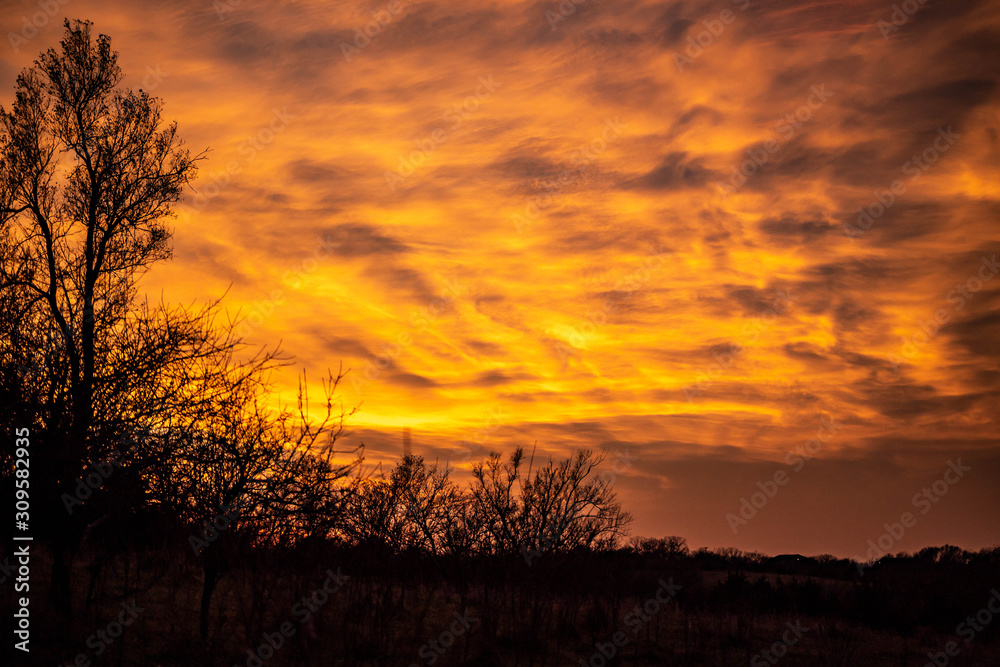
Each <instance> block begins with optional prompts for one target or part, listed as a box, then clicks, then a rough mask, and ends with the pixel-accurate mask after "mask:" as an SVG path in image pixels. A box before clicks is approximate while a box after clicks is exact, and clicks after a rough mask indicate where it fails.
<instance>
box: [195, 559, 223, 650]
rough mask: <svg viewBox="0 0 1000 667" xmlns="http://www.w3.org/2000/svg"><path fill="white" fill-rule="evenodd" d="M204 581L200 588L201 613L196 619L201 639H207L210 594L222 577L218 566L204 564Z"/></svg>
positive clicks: (210, 602) (210, 603)
mask: <svg viewBox="0 0 1000 667" xmlns="http://www.w3.org/2000/svg"><path fill="white" fill-rule="evenodd" d="M204 571H205V581H204V583H203V584H202V588H201V615H200V617H199V619H198V633H199V636H200V637H201V638H202V640H206V639H208V618H209V611H210V609H211V606H212V594H213V593H214V592H215V586H216V584H218V583H219V579H221V578H222V573H221V572H220V571H219V569H218V568H215V567H209V566H206V567H205V569H204Z"/></svg>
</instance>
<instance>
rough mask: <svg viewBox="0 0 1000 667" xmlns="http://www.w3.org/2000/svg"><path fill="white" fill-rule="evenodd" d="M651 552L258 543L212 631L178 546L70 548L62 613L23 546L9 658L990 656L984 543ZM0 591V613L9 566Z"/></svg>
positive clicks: (303, 661) (890, 661)
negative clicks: (23, 589) (24, 635)
mask: <svg viewBox="0 0 1000 667" xmlns="http://www.w3.org/2000/svg"><path fill="white" fill-rule="evenodd" d="M646 547H647V548H643V547H641V546H639V545H636V546H634V547H633V548H630V549H627V550H620V551H617V552H611V553H578V554H555V553H543V554H530V555H529V558H521V559H517V560H513V559H504V560H488V559H482V560H478V561H470V560H463V561H458V560H450V559H447V558H438V559H436V558H434V557H431V556H428V555H416V554H414V555H412V556H410V555H406V554H404V555H395V556H392V555H388V554H384V553H380V552H379V551H377V550H366V549H363V548H359V547H353V548H350V549H346V548H341V547H337V546H335V545H330V544H314V545H310V546H307V547H303V548H299V549H297V550H296V551H294V552H288V553H266V554H258V555H256V556H254V557H252V558H248V559H247V560H246V564H245V565H244V566H243V567H241V568H240V569H238V570H235V571H233V572H231V573H230V574H229V575H228V576H226V577H225V578H224V579H223V580H222V582H221V583H220V584H219V588H218V589H217V591H216V593H215V596H214V601H213V603H212V608H211V614H210V618H211V623H210V627H209V633H208V638H207V640H202V639H200V637H199V627H198V616H199V608H200V596H201V592H202V586H201V576H202V574H201V569H200V568H199V567H198V566H197V564H196V562H195V560H194V559H193V558H192V557H190V556H188V555H186V554H185V553H183V552H182V551H176V552H166V551H164V552H156V553H151V554H150V553H144V554H135V553H131V554H119V555H116V556H108V555H106V554H103V555H102V553H101V552H95V553H90V554H86V555H84V556H82V557H79V558H78V559H77V561H76V562H75V564H74V570H73V574H74V576H73V581H74V582H76V584H77V588H76V589H75V590H74V597H75V600H74V614H73V618H72V620H66V619H65V618H64V617H62V616H61V615H59V614H58V613H56V612H53V611H51V610H50V609H49V608H48V606H47V605H46V604H45V596H46V593H47V578H48V575H49V572H50V564H51V560H50V558H49V557H48V556H47V555H46V554H45V553H44V552H33V557H32V588H31V596H32V606H31V608H32V617H31V627H32V636H31V644H30V647H31V653H30V656H28V659H27V660H25V659H24V658H25V657H26V656H24V655H23V654H20V653H19V652H16V651H13V650H12V644H13V641H12V640H11V639H10V637H11V633H10V632H9V631H8V632H5V633H4V634H5V640H4V643H5V646H4V649H3V652H4V655H5V656H8V658H7V659H6V660H5V661H4V664H37V665H43V664H44V665H70V664H74V665H88V664H93V665H149V666H157V665H159V666H163V667H166V666H173V665H178V666H180V665H241V666H242V665H246V666H248V667H254V666H256V667H261V666H262V665H269V666H270V665H274V666H278V665H373V666H374V665H386V666H388V665H392V666H394V667H400V666H401V667H410V666H413V665H416V666H423V665H483V666H489V665H524V666H529V665H539V666H541V665H593V666H594V667H599V666H602V665H637V666H638V665H751V666H752V667H758V666H763V665H777V664H781V665H926V664H931V665H937V666H942V665H946V664H955V665H966V666H971V665H984V666H985V665H998V664H1000V642H998V641H997V635H998V631H997V626H1000V619H997V620H994V617H997V616H1000V614H998V613H995V612H994V611H993V610H997V611H1000V593H998V592H997V590H998V588H1000V565H998V556H1000V550H997V549H993V550H986V551H981V552H979V553H976V554H973V553H968V552H963V551H961V550H958V549H954V548H944V549H928V550H924V551H923V552H921V553H920V554H918V555H915V556H912V557H906V558H895V559H892V558H890V559H884V560H883V561H881V562H879V563H878V564H876V565H875V566H873V567H872V568H870V569H866V570H864V571H863V574H862V573H861V572H859V569H858V568H857V566H856V565H855V564H854V563H852V562H851V561H847V560H839V561H838V560H835V559H832V558H830V557H825V558H820V559H807V558H795V557H781V558H772V559H768V558H763V557H761V556H760V555H759V554H741V553H739V552H736V551H735V550H723V551H722V552H721V553H717V552H709V551H705V550H701V551H698V552H695V553H693V554H688V553H684V552H681V553H664V552H657V550H656V549H655V548H654V549H650V548H648V547H649V545H646ZM6 556H9V550H8V552H7V553H6V554H5V557H6ZM0 560H2V559H0ZM528 560H530V561H531V563H530V565H529V563H528V562H527V561H528ZM0 590H2V596H3V605H4V609H13V608H14V602H15V601H14V592H13V589H12V580H11V578H8V579H7V580H6V581H5V582H4V583H3V585H2V588H0ZM990 607H992V610H991V608H990ZM4 616H5V624H6V623H9V619H10V614H9V613H5V614H4ZM949 651H950V653H951V654H952V655H948V652H949Z"/></svg>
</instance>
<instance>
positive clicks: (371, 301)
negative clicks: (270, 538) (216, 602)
mask: <svg viewBox="0 0 1000 667" xmlns="http://www.w3.org/2000/svg"><path fill="white" fill-rule="evenodd" d="M902 4H904V3H899V4H897V5H896V6H897V7H902ZM905 4H906V6H907V7H908V8H910V9H913V8H915V7H916V8H917V9H916V11H915V12H913V13H912V14H906V13H905V11H904V10H903V9H899V10H897V11H896V13H895V14H894V10H893V5H892V3H882V2H867V1H861V0H852V1H849V2H839V3H833V2H819V1H813V2H805V1H802V2H792V1H790V0H782V1H779V2H767V3H764V2H755V1H753V0H750V1H749V2H747V1H746V0H739V1H734V2H730V1H729V0H725V1H722V0H715V1H712V2H666V3H662V2H661V3H653V2H643V1H631V0H625V1H622V2H613V3H612V2H597V1H596V0H585V1H583V2H581V3H580V4H579V5H577V4H574V3H573V2H571V0H566V2H563V3H562V5H560V4H559V3H555V2H548V3H546V2H476V1H469V2H440V3H434V2H407V1H406V0H399V1H398V2H378V1H377V2H372V3H361V2H334V3H330V2H319V1H315V2H277V3H266V2H258V1H251V0H242V1H239V0H237V1H235V2H233V1H228V2H227V1H226V0H219V1H217V2H215V3H211V2H208V1H207V0H205V1H199V2H179V3H162V6H156V7H154V6H152V5H150V4H148V3H139V2H122V1H117V2H116V1H111V2H96V1H90V0H71V1H70V2H68V3H66V4H65V5H58V4H57V3H55V2H53V6H58V7H59V10H58V11H59V12H69V15H70V16H71V17H74V18H87V19H91V20H93V21H94V22H95V24H96V25H95V28H96V30H97V31H99V32H105V33H108V34H110V35H111V37H112V44H113V46H114V48H116V49H117V50H118V51H119V52H120V54H121V64H122V66H123V69H124V70H125V72H126V73H127V78H126V84H127V85H129V86H131V87H135V88H143V89H144V90H147V91H152V92H153V93H154V94H156V95H158V96H161V97H162V98H163V100H164V102H165V116H166V117H167V118H169V119H176V120H177V121H178V124H179V131H180V134H181V136H183V137H184V138H185V139H186V140H187V142H188V143H189V145H190V147H191V148H192V149H194V150H200V149H202V148H205V147H210V148H211V150H210V152H209V154H208V159H207V160H206V161H205V162H203V163H202V165H201V171H200V177H199V180H198V182H197V183H196V184H195V192H191V193H190V195H189V197H188V198H187V200H186V202H185V205H184V206H183V207H182V208H181V210H180V213H179V216H178V219H177V220H176V224H175V237H174V242H175V258H174V260H173V262H172V263H170V264H165V265H162V266H158V267H157V268H156V269H155V270H154V271H153V272H152V273H151V274H149V276H148V277H147V281H146V286H147V287H148V288H149V290H150V292H151V293H153V294H156V295H157V296H158V295H159V293H160V292H161V291H162V292H163V294H164V296H165V298H166V299H167V300H168V301H172V302H191V301H192V300H196V301H205V300H208V299H210V298H213V297H217V296H219V295H221V294H222V293H223V292H225V291H226V290H227V288H228V290H229V292H228V296H227V304H228V306H229V307H230V309H231V311H233V312H235V311H236V310H237V309H239V308H242V313H243V315H245V316H248V317H249V319H248V324H247V326H246V328H245V329H244V333H245V334H246V335H247V337H248V338H249V339H250V340H251V341H253V342H256V343H276V342H278V341H279V340H280V341H282V346H283V348H284V349H285V350H286V351H287V352H288V353H290V354H292V355H294V356H295V358H296V360H297V362H298V363H299V364H300V366H303V365H304V366H306V367H308V368H309V370H310V372H311V374H312V375H313V376H314V377H317V376H318V374H319V373H321V372H322V371H323V370H324V369H325V368H327V367H333V368H334V369H336V367H337V365H338V364H339V362H340V361H341V360H343V362H344V365H345V367H350V368H351V369H352V371H351V375H350V376H349V377H350V378H353V381H349V382H348V383H347V384H346V385H345V389H344V392H343V397H344V400H345V402H346V403H347V404H348V405H355V404H358V403H362V405H361V410H360V411H359V413H358V415H357V416H356V418H355V419H354V421H353V431H352V434H351V435H350V436H349V437H348V441H349V442H351V443H352V444H353V443H354V442H358V441H364V442H365V444H366V445H367V450H368V457H369V459H370V460H371V461H378V460H389V459H391V458H392V457H394V456H396V455H398V453H399V451H400V446H401V445H400V442H401V433H402V429H403V427H406V426H409V427H411V428H412V430H413V440H414V450H415V452H416V453H419V454H423V455H425V456H426V457H427V458H429V459H432V460H439V461H441V462H444V461H450V462H451V463H452V464H453V465H457V466H459V467H467V466H468V462H469V461H470V460H474V459H475V458H479V457H481V456H482V455H484V454H485V452H487V451H488V450H489V449H491V448H495V449H500V450H504V451H507V450H509V449H510V448H511V447H513V446H514V445H515V444H525V445H527V446H528V447H529V449H530V447H531V445H532V443H534V442H535V441H537V443H538V445H537V446H538V450H539V452H544V453H547V454H553V455H563V454H565V453H567V452H568V451H570V450H571V449H572V448H574V447H581V446H586V447H590V448H595V449H605V450H607V451H608V452H609V455H610V457H609V461H608V464H607V465H606V468H607V470H609V471H610V472H609V473H608V474H613V475H614V483H615V486H616V488H617V489H618V490H619V492H620V493H621V494H622V496H623V499H624V501H625V504H626V506H627V508H628V509H630V510H631V511H632V512H633V514H634V515H635V517H636V523H635V526H634V530H633V532H634V533H635V534H641V535H664V534H678V535H683V536H686V537H687V538H688V539H689V542H690V543H691V544H692V545H693V546H711V547H715V546H723V545H730V546H737V547H740V548H744V549H758V550H762V551H767V552H771V553H777V552H790V551H791V552H802V553H824V552H827V553H834V554H837V555H846V556H863V555H864V554H865V552H866V551H867V550H868V549H869V548H870V547H869V546H868V545H867V541H868V540H873V541H874V540H877V539H878V538H879V537H880V536H882V534H883V533H884V532H885V530H886V529H885V528H884V527H883V524H885V523H890V524H891V523H893V522H897V521H899V520H900V515H901V514H902V513H904V512H907V511H909V512H911V513H912V514H914V515H915V517H916V523H915V525H914V526H912V527H908V528H907V529H906V531H905V534H904V535H903V536H902V537H901V538H899V539H896V538H893V540H892V541H893V545H892V547H891V548H890V549H889V550H891V551H898V550H915V549H919V548H920V547H922V546H926V545H928V544H939V543H944V542H950V543H955V544H958V545H961V546H965V547H969V548H978V547H981V546H985V545H988V544H993V543H997V542H1000V512H998V509H997V508H998V507H1000V491H998V488H1000V485H998V484H997V482H998V481H1000V452H998V445H1000V439H998V436H997V413H998V409H997V408H998V406H1000V400H998V397H1000V355H998V352H1000V343H998V340H1000V278H996V273H997V272H998V271H1000V267H998V266H997V264H996V263H995V262H996V259H995V258H996V256H997V255H998V254H1000V226H998V222H1000V202H998V199H1000V187H998V186H997V185H996V184H997V182H998V177H1000V161H998V160H997V155H998V134H997V127H998V122H1000V103H998V101H1000V95H998V88H997V80H998V72H997V68H996V63H997V62H1000V3H995V2H993V3H991V2H963V3H946V2H940V1H934V0H932V1H931V2H928V3H926V4H924V5H919V3H917V2H916V0H912V2H911V3H905ZM911 4H912V6H911ZM47 6H48V5H45V3H41V4H38V3H31V2H20V3H12V2H10V1H7V2H4V11H3V13H2V17H3V18H2V24H0V29H2V32H3V34H4V35H6V38H5V39H4V44H3V45H2V47H0V54H2V55H0V82H2V83H3V93H2V97H0V100H2V103H3V104H5V105H7V104H9V103H10V98H11V93H12V90H13V84H14V79H15V77H16V75H17V73H18V72H19V71H20V69H21V68H22V67H25V66H27V65H29V64H30V62H31V61H32V60H33V59H34V58H35V57H36V56H37V54H38V52H39V51H41V50H42V49H44V48H48V47H50V46H54V45H55V44H56V42H57V41H58V38H59V36H60V33H61V25H60V24H61V19H62V15H61V14H60V15H58V16H54V17H52V18H49V17H48V15H47V13H46V10H45V9H44V8H45V7H47ZM40 7H41V9H40ZM570 10H572V11H570ZM373 13H374V14H373ZM373 15H374V18H373ZM33 20H34V21H35V23H36V24H44V25H42V27H41V28H40V29H39V30H37V34H34V29H33V28H25V25H30V23H31V22H32V21H33ZM378 20H381V21H382V24H381V25H380V24H379V23H378V22H377V21H378ZM372 21H375V22H372ZM893 21H895V23H897V24H899V25H898V29H897V26H894V25H893ZM26 22H27V24H26ZM880 22H881V23H880ZM366 24H367V27H366ZM890 28H891V29H890ZM356 29H357V30H356ZM366 29H367V31H368V33H369V35H370V36H369V35H364V34H363V31H365V30H366ZM740 169H743V170H744V171H745V173H746V174H749V175H747V176H741V175H739V170H740ZM893 189H895V192H893ZM880 198H881V200H882V202H881V203H880V201H879V199H880ZM862 207H863V208H864V209H867V210H868V211H869V212H870V216H860V217H859V213H858V211H859V208H862ZM959 286H961V290H964V294H963V293H962V292H960V291H958V290H957V288H958V287H959ZM935 317H937V318H939V319H940V321H941V322H943V324H938V323H935V322H934V318H935ZM922 325H923V327H924V328H925V329H927V330H929V331H930V335H928V334H925V333H923V330H922V328H921V327H922ZM279 383H280V386H281V387H282V388H283V389H284V391H285V398H286V399H291V398H293V393H294V371H289V373H288V374H287V375H286V376H282V377H281V378H279ZM824 424H826V425H824ZM811 438H813V439H814V440H812V442H811V443H810V442H809V441H810V439H811ZM806 446H809V447H810V448H812V449H813V451H814V453H815V457H814V458H812V459H810V460H806V459H803V458H797V457H798V456H799V455H798V454H796V453H795V451H796V450H800V453H802V451H804V450H802V448H803V447H806ZM790 452H791V454H789V453H790ZM959 459H961V462H962V465H963V466H968V467H970V468H971V469H970V470H969V471H967V472H963V475H962V477H960V478H958V477H956V474H957V473H951V474H950V475H949V476H948V482H945V483H943V485H942V484H939V485H938V487H937V488H938V490H940V489H942V488H943V489H945V491H946V494H944V495H942V496H940V497H939V496H938V495H937V494H936V493H935V492H934V491H933V487H931V485H932V484H933V483H934V482H935V480H938V479H943V478H944V476H945V471H946V470H948V469H949V461H952V462H956V461H958V460H959ZM612 461H617V462H618V463H617V464H616V466H615V468H614V470H612V466H611V462H612ZM778 472H782V473H783V474H784V475H786V477H781V475H779V477H780V478H781V479H784V480H785V482H786V483H785V484H784V485H782V486H777V485H774V487H772V486H771V485H770V484H768V480H773V479H774V476H775V473H778ZM952 480H954V483H950V482H951V481H952ZM762 487H763V488H764V489H771V490H775V489H776V491H777V492H776V493H775V494H774V495H773V497H771V498H766V497H765V496H762V495H758V496H757V501H758V503H759V502H760V500H761V498H764V499H765V500H766V503H764V504H763V505H762V506H761V507H760V509H758V510H757V514H756V516H754V517H753V518H750V519H749V520H747V521H746V522H745V524H744V523H738V522H735V523H734V520H733V518H732V517H730V518H729V519H727V514H733V515H736V514H738V513H739V511H740V506H741V498H747V499H748V502H749V500H750V499H752V498H751V497H752V494H754V493H755V492H758V491H760V490H761V488H762ZM924 487H928V488H931V492H930V496H932V497H930V498H928V499H921V498H919V497H918V498H914V495H915V494H919V493H921V491H922V489H923V488H924ZM761 493H764V492H763V491H761ZM932 501H933V502H932ZM925 507H926V508H927V510H926V513H924V508H925ZM745 511H746V512H747V513H749V510H745ZM733 526H735V533H734V530H733ZM883 541H884V542H885V540H883Z"/></svg>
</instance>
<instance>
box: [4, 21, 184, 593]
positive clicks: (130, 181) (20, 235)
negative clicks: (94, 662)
mask: <svg viewBox="0 0 1000 667" xmlns="http://www.w3.org/2000/svg"><path fill="white" fill-rule="evenodd" d="M65 27H66V31H65V36H64V37H63V40H62V42H61V48H60V50H59V51H58V52H57V51H56V50H54V49H50V50H49V51H47V52H46V53H44V54H42V55H41V57H40V58H39V59H38V60H37V61H36V62H35V64H34V67H32V68H30V69H28V70H25V71H24V72H23V73H22V74H21V75H20V76H19V77H18V79H17V84H16V90H15V101H14V103H13V105H12V106H11V109H10V110H6V109H0V211H2V213H0V216H2V217H0V225H2V230H3V231H2V234H3V236H2V238H3V241H2V248H3V257H2V259H0V289H2V290H3V291H4V292H5V293H7V295H8V296H7V298H9V299H11V300H12V301H13V303H14V304H15V305H14V311H15V312H13V313H11V315H12V317H13V321H14V322H16V323H17V324H16V326H17V327H18V329H19V332H20V333H19V337H18V338H12V339H11V340H10V342H9V343H8V344H9V345H24V344H25V343H26V342H29V341H33V342H34V343H35V344H36V345H38V346H39V347H38V348H36V349H37V350H38V352H40V353H41V356H39V354H38V353H36V354H35V355H34V359H33V360H32V361H33V363H30V364H28V365H27V366H28V367H29V368H30V369H32V370H33V371H36V372H34V373H33V374H32V375H33V378H32V379H33V380H34V381H36V382H37V381H39V380H40V379H41V384H42V385H43V386H44V388H45V395H44V396H43V397H41V400H40V404H39V405H36V406H35V407H36V408H37V410H36V412H35V415H34V416H33V418H32V420H31V423H32V426H34V429H33V431H34V436H35V441H36V442H44V447H42V446H39V447H37V448H35V449H34V450H33V451H34V452H35V455H36V456H42V457H44V459H43V460H41V461H37V463H38V464H40V465H39V467H40V468H43V469H45V470H46V471H47V474H46V476H45V478H44V479H41V478H36V479H38V481H39V483H40V484H41V487H42V488H41V489H40V492H39V493H37V494H36V495H35V498H36V499H38V501H41V502H44V501H45V499H59V498H60V497H61V496H62V494H63V493H64V492H66V491H67V489H68V488H69V487H71V486H72V483H73V481H74V480H75V479H76V478H77V477H78V476H79V475H80V474H81V472H82V471H84V470H85V469H86V468H87V466H88V464H90V463H92V462H95V461H100V460H102V459H104V458H105V457H107V456H108V455H109V454H110V453H111V451H112V450H113V449H114V448H115V446H116V445H117V439H118V437H119V436H120V435H121V432H122V430H123V429H122V426H123V424H122V422H123V421H131V420H133V419H134V418H135V417H136V415H137V414H138V413H141V412H144V411H145V410H146V409H148V407H149V406H148V405H144V404H143V403H144V400H145V399H146V398H148V394H146V395H143V394H141V393H138V392H136V391H132V390H133V389H139V388H141V385H142V383H141V382H135V381H134V380H135V377H136V376H135V374H136V373H137V372H139V371H149V370H150V369H148V368H143V369H138V368H135V365H136V364H137V363H140V364H141V362H142V360H144V359H148V360H153V361H155V360H157V359H160V358H161V357H162V356H163V355H162V354H156V353H153V354H150V355H149V356H148V357H143V356H142V354H143V353H145V352H146V351H147V348H149V347H150V346H154V347H155V346H156V345H158V344H160V343H161V342H162V341H156V340H154V341H147V340H144V339H143V338H142V337H141V334H142V333H143V331H145V330H146V329H147V328H148V327H147V326H146V324H145V323H144V322H143V321H142V320H143V317H144V316H146V315H149V314H150V313H149V311H142V310H137V309H136V308H135V299H136V282H137V280H138V278H139V276H141V275H142V273H143V272H144V271H145V270H146V269H147V268H148V267H149V265H150V264H152V263H153V262H156V261H159V260H163V259H166V258H168V257H170V253H171V250H170V245H169V243H168V241H169V239H170V231H169V230H168V229H167V227H166V226H165V224H164V219H165V218H166V217H167V216H168V215H169V214H170V212H171V209H172V205H173V204H174V203H175V202H177V201H178V200H179V199H180V197H181V194H182V191H183V188H184V187H185V185H186V184H187V183H188V182H189V180H190V179H191V178H192V177H193V176H194V174H195V169H196V167H195V163H196V161H197V159H198V157H192V156H191V155H190V154H189V152H188V151H187V150H185V149H184V148H183V147H182V142H181V140H180V139H179V138H178V136H177V131H176V125H175V124H164V123H163V122H162V119H161V104H160V101H159V100H158V99H156V98H153V97H150V96H149V95H147V94H146V93H143V92H141V91H140V92H138V93H135V92H132V91H131V90H128V89H122V88H119V84H120V83H121V80H122V72H121V69H120V68H119V66H118V62H117V60H118V59H117V54H116V53H115V52H114V51H112V50H111V44H110V39H109V38H108V37H107V36H105V35H101V36H99V37H98V38H97V40H96V41H95V40H93V39H92V37H91V24H90V23H89V22H86V21H75V22H72V23H70V22H69V21H66V24H65ZM161 314H162V313H161ZM168 344H169V342H168ZM161 352H162V350H161ZM124 359H129V360H132V361H131V363H130V364H129V366H130V367H126V368H124V369H121V368H119V367H117V366H116V365H115V364H116V363H117V362H119V361H121V360H124ZM23 365H24V364H22V366H23ZM129 374H132V375H131V376H129ZM39 376H44V378H43V379H42V378H40V377H39ZM123 378H124V380H125V381H124V382H123ZM39 510H40V512H39V514H38V515H36V517H35V518H36V521H35V524H36V528H41V527H42V526H45V527H48V528H50V529H51V532H50V537H51V538H52V542H53V546H54V549H55V559H56V562H55V565H54V568H53V582H52V583H53V587H52V592H53V595H54V597H55V598H56V599H57V600H58V601H60V603H61V605H62V607H63V608H64V609H66V610H69V609H70V606H69V605H70V591H69V571H68V567H69V565H68V564H69V561H70V557H71V552H72V551H73V549H74V547H75V544H76V541H77V540H78V539H79V535H80V532H81V524H82V521H83V520H84V519H83V518H82V517H83V515H82V514H79V515H72V516H69V515H67V512H66V511H65V509H63V508H62V507H61V506H59V505H58V503H56V502H50V503H49V506H47V507H40V508H39Z"/></svg>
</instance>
